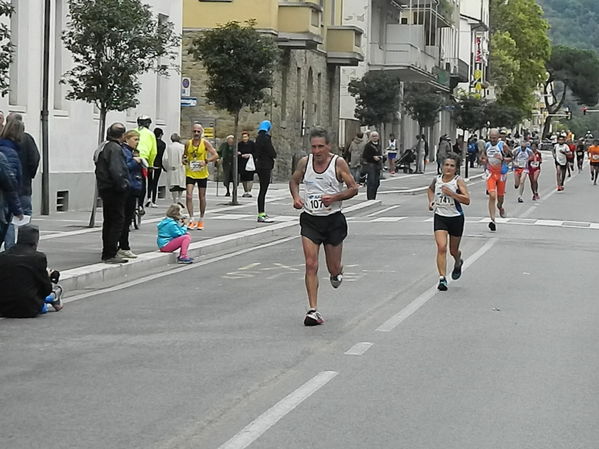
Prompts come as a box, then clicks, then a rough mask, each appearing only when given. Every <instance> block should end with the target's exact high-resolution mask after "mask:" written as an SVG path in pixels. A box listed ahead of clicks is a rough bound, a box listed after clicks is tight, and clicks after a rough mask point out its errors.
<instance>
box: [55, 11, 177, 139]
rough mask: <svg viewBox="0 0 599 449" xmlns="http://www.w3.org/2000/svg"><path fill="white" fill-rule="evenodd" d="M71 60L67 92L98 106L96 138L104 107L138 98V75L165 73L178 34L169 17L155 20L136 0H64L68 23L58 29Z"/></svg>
mask: <svg viewBox="0 0 599 449" xmlns="http://www.w3.org/2000/svg"><path fill="white" fill-rule="evenodd" d="M62 39H63V41H64V44H65V47H66V48H67V49H68V50H70V51H71V53H72V55H73V61H74V66H73V68H72V69H71V70H69V71H68V72H67V73H65V75H64V80H63V82H65V83H66V84H68V85H69V87H70V92H69V93H68V94H67V98H68V99H70V100H83V101H86V102H88V103H94V104H95V105H96V106H97V107H98V109H99V110H100V129H99V134H98V135H99V140H100V141H101V140H103V137H104V130H105V127H106V113H107V112H108V111H124V110H125V109H128V108H132V107H135V106H137V104H139V100H137V95H138V94H139V92H140V90H141V84H140V82H139V78H138V77H139V75H141V74H142V73H146V72H149V71H155V72H157V73H159V74H161V75H164V76H168V73H169V66H168V65H167V64H165V63H164V62H163V60H162V59H163V58H164V60H170V61H174V60H175V59H176V57H177V54H176V52H175V48H176V47H177V46H178V44H179V41H180V38H179V36H178V35H176V33H175V32H174V25H173V24H172V22H168V21H167V22H160V23H158V20H157V17H154V15H153V14H152V10H151V8H150V6H148V5H146V4H143V3H141V1H140V0H69V23H68V26H67V30H66V31H64V32H63V35H62Z"/></svg>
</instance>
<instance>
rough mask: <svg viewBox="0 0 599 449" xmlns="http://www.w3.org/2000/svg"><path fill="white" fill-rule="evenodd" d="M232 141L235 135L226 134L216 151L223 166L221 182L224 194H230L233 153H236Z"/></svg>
mask: <svg viewBox="0 0 599 449" xmlns="http://www.w3.org/2000/svg"><path fill="white" fill-rule="evenodd" d="M234 142H235V137H233V136H232V135H228V136H227V138H226V139H225V141H224V142H223V143H222V144H221V146H220V147H219V148H218V151H217V153H218V155H219V157H220V160H221V164H222V167H223V184H224V185H225V187H226V188H227V193H225V196H231V190H230V189H229V185H230V184H231V182H232V181H233V155H234V154H236V153H237V152H236V151H235V146H234V145H233V144H234Z"/></svg>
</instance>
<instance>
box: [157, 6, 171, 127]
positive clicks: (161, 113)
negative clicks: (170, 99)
mask: <svg viewBox="0 0 599 449" xmlns="http://www.w3.org/2000/svg"><path fill="white" fill-rule="evenodd" d="M166 22H168V16H166V15H164V14H158V27H159V28H161V27H163V26H164V24H165V23H166ZM156 64H158V65H159V66H160V65H163V64H164V61H163V60H162V58H159V59H158V61H156ZM166 82H167V80H166V77H164V76H163V75H160V74H156V97H155V98H156V121H157V122H158V121H164V120H165V105H166V104H167V99H166V98H165V95H166V93H167V90H168V89H167V86H166Z"/></svg>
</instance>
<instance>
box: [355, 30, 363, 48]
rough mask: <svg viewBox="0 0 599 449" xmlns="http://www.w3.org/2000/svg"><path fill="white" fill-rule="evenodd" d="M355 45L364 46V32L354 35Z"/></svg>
mask: <svg viewBox="0 0 599 449" xmlns="http://www.w3.org/2000/svg"><path fill="white" fill-rule="evenodd" d="M354 45H355V46H356V47H361V46H362V34H361V33H357V32H356V34H355V35H354Z"/></svg>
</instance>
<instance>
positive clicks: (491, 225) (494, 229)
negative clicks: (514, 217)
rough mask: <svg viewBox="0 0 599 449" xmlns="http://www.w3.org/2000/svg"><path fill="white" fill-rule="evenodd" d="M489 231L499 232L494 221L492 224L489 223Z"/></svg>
mask: <svg viewBox="0 0 599 449" xmlns="http://www.w3.org/2000/svg"><path fill="white" fill-rule="evenodd" d="M489 229H490V230H491V231H493V232H495V231H496V230H497V226H496V225H495V222H494V221H491V222H490V223H489Z"/></svg>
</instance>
